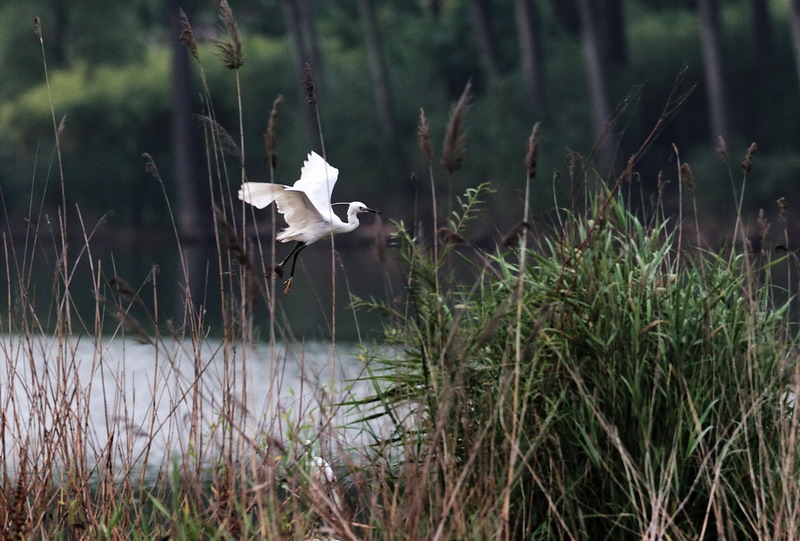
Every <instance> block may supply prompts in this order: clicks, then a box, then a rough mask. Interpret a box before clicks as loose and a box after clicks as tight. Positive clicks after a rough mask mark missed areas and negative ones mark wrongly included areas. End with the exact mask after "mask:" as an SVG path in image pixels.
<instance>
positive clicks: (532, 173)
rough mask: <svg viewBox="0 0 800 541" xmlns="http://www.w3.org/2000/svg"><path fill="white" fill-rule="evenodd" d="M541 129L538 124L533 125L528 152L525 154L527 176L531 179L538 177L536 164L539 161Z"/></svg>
mask: <svg viewBox="0 0 800 541" xmlns="http://www.w3.org/2000/svg"><path fill="white" fill-rule="evenodd" d="M539 129H540V124H539V123H538V122H537V123H536V124H534V125H533V130H532V131H531V135H530V137H528V150H527V152H526V153H525V175H526V176H527V177H528V178H529V179H534V178H535V177H536V163H537V161H538V159H539Z"/></svg>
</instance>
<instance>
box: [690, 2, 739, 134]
mask: <svg viewBox="0 0 800 541" xmlns="http://www.w3.org/2000/svg"><path fill="white" fill-rule="evenodd" d="M697 12H698V16H699V18H700V38H701V42H702V47H703V63H704V64H705V79H706V95H707V97H708V106H709V107H708V108H709V122H710V124H711V145H712V146H715V145H716V144H717V140H718V138H719V137H722V138H723V139H724V140H725V141H730V135H731V133H730V119H729V116H728V115H729V113H728V89H727V86H726V83H725V58H724V55H723V54H722V44H721V41H720V25H719V9H718V6H717V2H716V0H697Z"/></svg>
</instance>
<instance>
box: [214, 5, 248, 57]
mask: <svg viewBox="0 0 800 541" xmlns="http://www.w3.org/2000/svg"><path fill="white" fill-rule="evenodd" d="M219 19H220V22H221V28H222V30H223V31H224V33H225V34H226V36H227V37H226V38H225V39H215V40H214V45H216V46H217V49H219V52H220V56H222V61H223V62H224V63H225V67H226V68H228V69H232V70H236V69H239V68H241V67H242V65H244V53H243V52H242V41H241V39H240V38H239V28H238V27H237V26H236V21H235V20H234V18H233V11H232V10H231V7H230V6H229V5H228V1H227V0H222V1H221V2H220V3H219Z"/></svg>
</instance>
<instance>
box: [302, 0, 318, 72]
mask: <svg viewBox="0 0 800 541" xmlns="http://www.w3.org/2000/svg"><path fill="white" fill-rule="evenodd" d="M297 16H298V20H299V26H300V30H301V32H302V35H303V38H304V43H305V52H306V62H308V63H309V64H311V68H312V69H313V70H314V75H315V76H316V77H317V79H319V80H321V79H322V78H323V76H322V75H323V65H322V53H320V50H319V39H317V25H316V23H315V22H314V9H313V7H312V6H311V0H297Z"/></svg>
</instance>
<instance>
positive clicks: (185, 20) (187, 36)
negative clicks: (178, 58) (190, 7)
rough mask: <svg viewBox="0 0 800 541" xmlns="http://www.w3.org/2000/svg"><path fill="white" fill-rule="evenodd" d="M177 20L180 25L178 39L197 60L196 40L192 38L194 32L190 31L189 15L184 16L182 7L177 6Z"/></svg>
mask: <svg viewBox="0 0 800 541" xmlns="http://www.w3.org/2000/svg"><path fill="white" fill-rule="evenodd" d="M178 22H179V23H180V25H181V33H180V35H179V36H178V39H179V40H180V42H181V43H183V44H184V45H185V46H186V48H187V49H189V54H191V55H192V57H193V58H194V59H195V60H198V61H199V60H200V54H199V53H198V52H197V41H196V40H195V39H194V32H192V25H191V24H189V17H187V16H186V12H185V11H183V8H178Z"/></svg>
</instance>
